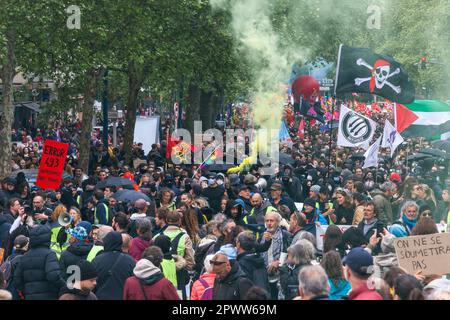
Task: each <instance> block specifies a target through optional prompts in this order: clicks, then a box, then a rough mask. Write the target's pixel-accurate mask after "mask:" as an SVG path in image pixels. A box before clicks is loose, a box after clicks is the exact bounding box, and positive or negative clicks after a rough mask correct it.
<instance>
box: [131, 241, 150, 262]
mask: <svg viewBox="0 0 450 320" xmlns="http://www.w3.org/2000/svg"><path fill="white" fill-rule="evenodd" d="M148 247H150V241H149V240H144V239H142V238H141V237H137V238H134V239H133V240H131V245H130V255H131V256H132V257H133V259H134V261H136V262H138V261H139V260H140V259H141V256H142V253H143V252H144V250H145V249H147V248H148Z"/></svg>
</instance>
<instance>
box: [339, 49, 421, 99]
mask: <svg viewBox="0 0 450 320" xmlns="http://www.w3.org/2000/svg"><path fill="white" fill-rule="evenodd" d="M342 93H356V94H357V93H368V94H375V95H378V96H381V97H384V98H386V99H389V100H391V101H393V102H398V103H403V104H405V103H413V102H414V96H415V89H414V86H413V84H412V82H411V81H410V79H409V76H408V73H407V72H406V70H405V69H404V67H403V66H402V65H401V64H400V63H398V62H397V61H395V60H394V58H392V57H390V56H386V55H380V54H376V53H374V52H372V51H371V50H370V49H364V48H352V47H348V46H344V45H341V46H340V48H339V57H338V66H337V72H336V87H335V94H342Z"/></svg>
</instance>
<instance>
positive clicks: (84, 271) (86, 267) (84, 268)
mask: <svg viewBox="0 0 450 320" xmlns="http://www.w3.org/2000/svg"><path fill="white" fill-rule="evenodd" d="M77 266H78V267H79V268H80V273H81V275H80V280H81V281H84V280H90V279H95V278H97V277H98V274H97V270H96V269H95V268H94V266H93V265H92V263H90V262H89V261H87V260H84V259H81V260H80V261H78V263H77Z"/></svg>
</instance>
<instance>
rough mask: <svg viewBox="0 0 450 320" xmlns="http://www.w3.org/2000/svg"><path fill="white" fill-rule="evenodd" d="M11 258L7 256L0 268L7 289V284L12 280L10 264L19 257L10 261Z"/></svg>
mask: <svg viewBox="0 0 450 320" xmlns="http://www.w3.org/2000/svg"><path fill="white" fill-rule="evenodd" d="M11 257H12V256H9V257H8V258H7V259H6V260H5V262H3V263H2V265H1V266H0V272H2V273H3V277H4V279H5V281H6V284H7V286H6V287H9V284H10V282H11V280H12V262H13V261H14V260H16V258H18V257H20V256H16V257H14V259H11Z"/></svg>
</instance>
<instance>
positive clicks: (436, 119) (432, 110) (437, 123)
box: [396, 100, 450, 140]
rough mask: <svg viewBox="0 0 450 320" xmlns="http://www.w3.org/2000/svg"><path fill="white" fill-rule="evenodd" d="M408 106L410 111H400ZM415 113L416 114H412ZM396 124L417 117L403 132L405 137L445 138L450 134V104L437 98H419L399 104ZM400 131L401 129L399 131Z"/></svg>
mask: <svg viewBox="0 0 450 320" xmlns="http://www.w3.org/2000/svg"><path fill="white" fill-rule="evenodd" d="M399 107H400V110H401V108H403V107H406V109H407V110H408V111H406V112H405V111H403V112H402V111H400V112H399ZM411 113H413V114H414V115H412V114H411ZM402 114H403V115H402ZM396 118H397V119H396V122H397V124H396V126H397V128H398V127H399V124H400V123H402V121H403V120H402V119H405V118H408V119H409V120H407V122H410V121H411V120H412V119H414V118H416V120H415V121H413V122H412V124H411V126H409V127H408V128H407V129H406V130H405V131H404V132H403V133H402V136H403V137H424V138H427V139H430V140H441V139H442V140H445V139H446V138H447V137H448V136H449V135H450V105H449V104H447V103H444V102H441V101H436V100H417V101H415V102H414V103H411V104H406V105H404V106H402V105H398V104H397V111H396ZM399 132H400V131H399Z"/></svg>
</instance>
